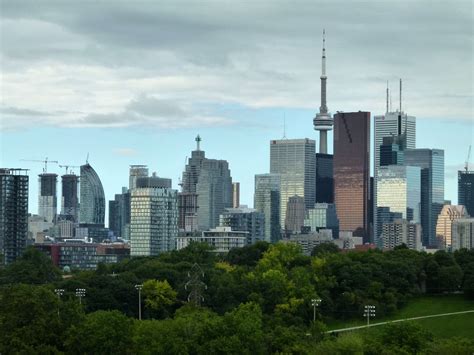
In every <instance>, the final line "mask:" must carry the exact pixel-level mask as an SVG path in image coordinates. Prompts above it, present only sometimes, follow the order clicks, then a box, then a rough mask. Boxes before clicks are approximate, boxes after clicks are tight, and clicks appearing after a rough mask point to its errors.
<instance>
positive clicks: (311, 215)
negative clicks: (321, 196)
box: [304, 203, 339, 239]
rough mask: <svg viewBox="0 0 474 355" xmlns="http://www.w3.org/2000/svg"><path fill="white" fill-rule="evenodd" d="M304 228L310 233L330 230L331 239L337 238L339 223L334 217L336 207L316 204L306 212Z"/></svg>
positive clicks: (330, 204) (335, 216) (327, 204)
mask: <svg viewBox="0 0 474 355" xmlns="http://www.w3.org/2000/svg"><path fill="white" fill-rule="evenodd" d="M304 226H305V227H309V228H310V230H311V232H319V231H320V230H321V229H330V230H332V237H333V238H335V239H337V238H338V237H339V221H338V220H337V215H336V206H335V205H334V204H332V203H316V204H315V205H314V207H313V208H310V209H308V210H307V211H306V217H305V220H304Z"/></svg>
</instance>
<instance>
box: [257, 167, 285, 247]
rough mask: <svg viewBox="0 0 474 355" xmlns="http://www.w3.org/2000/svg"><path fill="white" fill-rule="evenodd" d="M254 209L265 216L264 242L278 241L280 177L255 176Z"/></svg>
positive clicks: (269, 175)
mask: <svg viewBox="0 0 474 355" xmlns="http://www.w3.org/2000/svg"><path fill="white" fill-rule="evenodd" d="M253 206H254V208H255V209H256V210H257V211H260V212H263V213H264V214H265V241H267V242H269V243H276V242H277V241H279V240H280V233H281V226H280V175H278V174H258V175H255V194H254V203H253Z"/></svg>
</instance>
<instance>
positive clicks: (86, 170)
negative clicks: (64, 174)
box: [79, 163, 105, 226]
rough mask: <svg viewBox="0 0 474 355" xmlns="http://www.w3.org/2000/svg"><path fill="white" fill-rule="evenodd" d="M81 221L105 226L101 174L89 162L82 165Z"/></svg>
mask: <svg viewBox="0 0 474 355" xmlns="http://www.w3.org/2000/svg"><path fill="white" fill-rule="evenodd" d="M80 196H81V200H80V206H79V223H81V224H96V225H101V226H104V220H105V194H104V188H103V187H102V183H101V181H100V179H99V175H97V173H96V172H95V170H94V169H93V168H92V166H90V164H89V163H87V164H85V165H81V178H80Z"/></svg>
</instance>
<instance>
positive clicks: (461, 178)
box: [458, 170, 474, 217]
mask: <svg viewBox="0 0 474 355" xmlns="http://www.w3.org/2000/svg"><path fill="white" fill-rule="evenodd" d="M458 204H460V205H463V206H466V210H467V213H468V214H469V215H470V216H473V217H474V171H469V170H467V171H466V170H463V171H458Z"/></svg>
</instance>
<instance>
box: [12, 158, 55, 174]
mask: <svg viewBox="0 0 474 355" xmlns="http://www.w3.org/2000/svg"><path fill="white" fill-rule="evenodd" d="M21 161H32V162H35V163H44V168H43V173H47V172H48V163H56V164H59V163H58V161H57V160H48V157H46V159H45V160H36V159H21Z"/></svg>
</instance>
